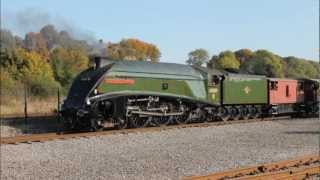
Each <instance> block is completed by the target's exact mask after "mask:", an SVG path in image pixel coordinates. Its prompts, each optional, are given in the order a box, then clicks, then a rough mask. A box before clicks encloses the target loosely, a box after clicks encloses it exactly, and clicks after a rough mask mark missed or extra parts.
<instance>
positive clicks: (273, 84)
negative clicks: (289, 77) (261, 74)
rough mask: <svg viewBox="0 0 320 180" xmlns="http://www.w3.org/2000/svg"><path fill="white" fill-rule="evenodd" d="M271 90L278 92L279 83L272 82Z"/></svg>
mask: <svg viewBox="0 0 320 180" xmlns="http://www.w3.org/2000/svg"><path fill="white" fill-rule="evenodd" d="M270 86H271V90H277V89H278V82H277V81H271V85H270Z"/></svg>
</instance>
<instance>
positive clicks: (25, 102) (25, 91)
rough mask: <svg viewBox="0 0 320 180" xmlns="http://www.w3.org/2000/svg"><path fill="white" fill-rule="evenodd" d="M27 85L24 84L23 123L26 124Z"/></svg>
mask: <svg viewBox="0 0 320 180" xmlns="http://www.w3.org/2000/svg"><path fill="white" fill-rule="evenodd" d="M27 91H28V90H27V85H26V84H25V85H24V123H25V124H27V120H28V102H27V96H28V95H27Z"/></svg>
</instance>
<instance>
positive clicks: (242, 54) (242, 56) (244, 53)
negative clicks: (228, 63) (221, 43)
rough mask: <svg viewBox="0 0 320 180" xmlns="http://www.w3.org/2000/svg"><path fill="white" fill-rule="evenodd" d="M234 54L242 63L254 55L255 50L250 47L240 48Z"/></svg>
mask: <svg viewBox="0 0 320 180" xmlns="http://www.w3.org/2000/svg"><path fill="white" fill-rule="evenodd" d="M234 54H235V56H236V58H237V59H238V61H239V62H240V63H243V62H245V61H246V60H249V59H251V58H252V57H253V52H252V51H251V50H250V49H239V50H238V51H235V52H234Z"/></svg>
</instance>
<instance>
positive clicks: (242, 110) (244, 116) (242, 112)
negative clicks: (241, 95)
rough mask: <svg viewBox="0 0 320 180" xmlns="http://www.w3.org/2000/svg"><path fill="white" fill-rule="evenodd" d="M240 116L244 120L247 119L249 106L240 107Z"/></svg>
mask: <svg viewBox="0 0 320 180" xmlns="http://www.w3.org/2000/svg"><path fill="white" fill-rule="evenodd" d="M240 116H241V118H242V119H244V120H247V119H249V108H248V107H247V106H241V107H240Z"/></svg>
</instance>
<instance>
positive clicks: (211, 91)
mask: <svg viewBox="0 0 320 180" xmlns="http://www.w3.org/2000/svg"><path fill="white" fill-rule="evenodd" d="M217 92H218V89H217V88H210V89H209V93H210V94H211V98H212V99H215V98H216V93H217Z"/></svg>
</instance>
